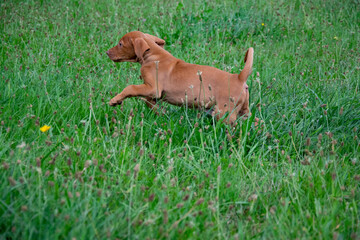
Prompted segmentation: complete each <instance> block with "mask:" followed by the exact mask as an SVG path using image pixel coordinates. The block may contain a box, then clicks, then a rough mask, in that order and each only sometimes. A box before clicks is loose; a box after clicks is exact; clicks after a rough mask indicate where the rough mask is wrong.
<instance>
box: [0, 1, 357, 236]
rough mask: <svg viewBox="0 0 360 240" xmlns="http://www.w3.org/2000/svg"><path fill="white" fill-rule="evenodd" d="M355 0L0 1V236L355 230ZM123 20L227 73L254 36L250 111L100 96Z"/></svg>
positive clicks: (119, 72) (129, 72)
mask: <svg viewBox="0 0 360 240" xmlns="http://www.w3.org/2000/svg"><path fill="white" fill-rule="evenodd" d="M236 2H243V3H236ZM359 6H360V4H359V1H356V0H355V1H350V0H349V1H333V0H330V1H318V0H315V1H312V3H310V2H309V3H307V2H303V1H290V2H289V1H265V0H261V1H256V2H251V1H228V0H226V1H210V2H209V3H207V1H200V0H199V1H187V0H184V1H181V3H177V2H175V1H155V2H153V3H152V2H150V1H149V2H147V1H140V0H139V1H133V0H131V1H120V2H119V1H53V2H49V1H1V7H0V13H1V14H0V19H1V24H0V26H1V27H0V30H1V32H0V39H1V46H0V54H1V61H0V69H1V70H0V71H1V80H0V121H1V124H0V189H1V197H0V238H1V239H72V238H76V239H106V238H109V239H115V238H119V239H125V238H131V239H146V238H149V239H161V238H169V239H176V238H178V239H188V238H192V239H206V238H209V239H227V238H229V239H248V238H266V239H294V238H298V239H311V238H312V239H331V238H333V239H349V238H354V239H359V238H360V217H359V216H360V214H359V211H360V209H359V207H360V190H359V189H360V187H359V185H360V163H359V160H360V159H359V157H360V146H359V144H360V142H359V129H360V102H359V99H360V97H359V96H360V94H359V83H360V81H359V79H360V70H359V67H360V55H359V52H360V7H359ZM132 30H140V31H143V32H146V33H150V34H153V35H157V36H159V37H161V38H163V39H165V40H166V47H165V48H166V49H167V50H168V51H170V52H171V53H172V54H173V55H174V56H176V57H178V58H181V59H183V60H185V61H187V62H191V63H198V64H206V65H211V66H214V67H217V68H220V69H225V70H227V71H231V72H233V73H238V72H240V69H241V68H242V67H243V63H242V60H243V57H244V54H245V51H246V49H247V48H248V47H250V46H251V47H254V49H255V60H254V73H253V74H252V75H251V76H250V78H249V79H248V82H247V83H248V85H249V86H250V96H251V97H250V102H251V111H252V113H253V115H252V117H251V118H249V119H248V120H246V121H240V120H239V122H238V123H239V124H238V126H237V127H236V128H231V127H230V126H227V125H225V124H223V123H222V122H218V121H215V120H214V119H213V118H212V117H211V116H207V115H206V114H204V113H199V112H198V111H195V110H191V109H186V108H179V107H175V106H171V105H168V104H166V103H161V105H162V106H163V107H165V109H166V110H167V113H166V114H165V115H163V116H157V115H156V114H154V113H153V112H152V111H151V110H149V109H148V108H147V107H146V106H145V104H144V103H143V102H142V101H140V100H139V99H136V98H133V99H127V100H126V101H124V103H123V105H122V107H116V108H111V107H109V106H108V104H107V103H108V101H109V100H110V99H111V97H112V96H114V95H115V94H116V93H117V92H120V91H121V90H122V89H123V88H124V87H125V86H127V85H128V84H136V83H140V82H141V80H140V79H139V78H138V76H139V74H140V71H139V70H140V65H139V64H135V63H121V64H114V63H113V62H111V60H110V59H109V58H108V57H107V56H106V54H105V51H106V50H108V49H109V48H110V47H112V46H114V45H115V44H116V43H117V41H118V40H119V39H120V37H121V36H122V35H124V34H125V33H126V32H129V31H132ZM255 116H256V117H258V118H260V120H262V121H263V123H262V127H261V128H258V129H257V128H255V126H254V117H255ZM43 125H49V126H51V129H50V130H49V131H48V132H46V133H42V132H40V130H39V129H40V127H41V126H43Z"/></svg>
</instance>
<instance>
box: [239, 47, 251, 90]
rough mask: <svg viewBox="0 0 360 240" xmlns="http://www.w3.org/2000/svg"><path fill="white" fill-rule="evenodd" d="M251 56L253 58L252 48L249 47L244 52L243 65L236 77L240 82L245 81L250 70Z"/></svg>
mask: <svg viewBox="0 0 360 240" xmlns="http://www.w3.org/2000/svg"><path fill="white" fill-rule="evenodd" d="M253 58H254V49H253V48H252V47H251V48H249V49H248V50H247V52H246V54H245V58H244V62H245V67H244V69H243V70H242V71H241V73H240V74H239V77H238V78H239V80H240V82H241V83H245V82H246V80H247V79H248V77H249V76H250V74H251V72H252V65H253Z"/></svg>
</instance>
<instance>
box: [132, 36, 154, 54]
mask: <svg viewBox="0 0 360 240" xmlns="http://www.w3.org/2000/svg"><path fill="white" fill-rule="evenodd" d="M133 45H134V50H135V54H136V56H137V57H138V58H139V59H143V57H144V53H145V52H146V51H147V50H149V49H150V47H149V45H148V44H147V43H146V41H145V40H144V39H142V38H135V40H133Z"/></svg>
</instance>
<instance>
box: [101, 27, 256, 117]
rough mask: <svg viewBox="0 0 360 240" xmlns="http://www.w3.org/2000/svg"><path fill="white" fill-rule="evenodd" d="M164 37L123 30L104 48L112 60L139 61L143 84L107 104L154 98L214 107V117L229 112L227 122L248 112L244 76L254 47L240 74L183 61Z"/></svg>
mask: <svg viewBox="0 0 360 240" xmlns="http://www.w3.org/2000/svg"><path fill="white" fill-rule="evenodd" d="M164 44H165V41H164V40H162V39H160V38H157V37H155V36H152V35H149V34H144V33H142V32H138V31H135V32H130V33H127V34H125V35H124V36H123V37H122V38H121V39H120V42H119V44H118V45H116V46H115V47H113V48H111V49H110V50H109V51H107V52H106V53H107V55H108V56H109V58H110V59H111V60H113V61H114V62H139V63H140V64H141V76H142V79H143V81H144V84H141V85H129V86H127V87H126V88H125V89H124V90H123V91H122V92H121V93H120V94H118V95H117V96H115V97H114V98H113V99H111V100H110V103H109V104H110V106H116V105H118V104H121V103H122V101H123V100H124V99H125V98H128V97H136V96H141V97H145V98H146V101H147V105H148V106H149V107H152V108H153V107H155V104H156V99H163V100H165V101H166V102H168V103H171V104H174V105H178V106H179V105H185V104H187V105H188V106H190V107H198V108H201V107H202V108H205V109H214V110H215V113H216V116H217V118H218V119H219V118H221V117H223V116H224V114H225V113H226V112H228V113H229V116H228V120H229V122H230V123H234V122H235V121H236V118H237V116H242V115H246V116H247V115H248V113H249V91H248V86H247V84H246V80H247V78H248V77H249V75H250V74H251V70H252V64H253V54H254V49H253V48H249V49H248V51H247V52H246V55H245V59H244V61H245V67H244V69H243V70H242V71H241V73H240V74H230V73H227V72H224V71H221V70H219V69H217V68H213V67H209V66H202V65H196V64H190V63H186V62H184V61H182V60H180V59H177V58H175V57H174V56H172V55H171V54H170V53H169V52H168V51H166V50H165V49H164Z"/></svg>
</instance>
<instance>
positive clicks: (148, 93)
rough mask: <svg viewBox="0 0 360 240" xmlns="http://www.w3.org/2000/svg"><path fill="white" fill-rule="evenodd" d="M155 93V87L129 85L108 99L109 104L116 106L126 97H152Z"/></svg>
mask: <svg viewBox="0 0 360 240" xmlns="http://www.w3.org/2000/svg"><path fill="white" fill-rule="evenodd" d="M155 95H156V89H155V88H153V87H151V86H149V85H147V84H141V85H129V86H127V87H126V88H124V90H123V91H122V92H121V93H119V94H118V95H116V96H115V97H114V98H113V99H111V100H110V102H109V105H110V106H116V105H119V104H121V103H122V101H124V99H125V98H128V97H149V98H154V97H155Z"/></svg>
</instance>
